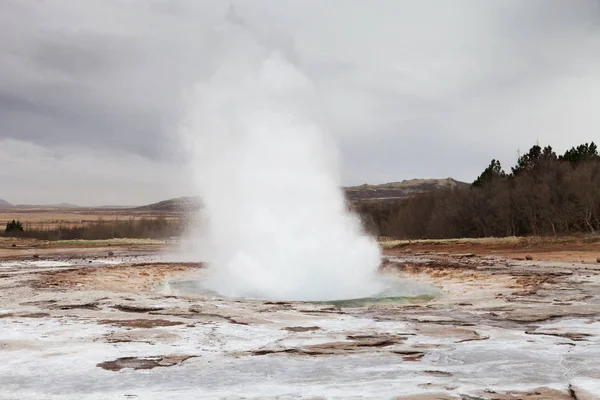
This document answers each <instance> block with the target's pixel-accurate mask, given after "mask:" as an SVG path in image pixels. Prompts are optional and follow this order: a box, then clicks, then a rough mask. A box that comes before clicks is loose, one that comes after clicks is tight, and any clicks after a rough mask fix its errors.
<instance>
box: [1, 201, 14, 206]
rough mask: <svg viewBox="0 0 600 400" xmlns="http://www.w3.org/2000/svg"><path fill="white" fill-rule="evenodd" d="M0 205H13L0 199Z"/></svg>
mask: <svg viewBox="0 0 600 400" xmlns="http://www.w3.org/2000/svg"><path fill="white" fill-rule="evenodd" d="M0 207H13V205H12V204H10V203H9V202H8V201H6V200H2V199H0Z"/></svg>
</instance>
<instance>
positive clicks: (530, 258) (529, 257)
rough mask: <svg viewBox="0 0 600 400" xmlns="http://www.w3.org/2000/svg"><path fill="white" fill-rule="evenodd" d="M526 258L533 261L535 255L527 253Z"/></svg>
mask: <svg viewBox="0 0 600 400" xmlns="http://www.w3.org/2000/svg"><path fill="white" fill-rule="evenodd" d="M525 259H526V260H527V261H532V260H533V257H532V256H530V255H529V254H527V255H526V256H525Z"/></svg>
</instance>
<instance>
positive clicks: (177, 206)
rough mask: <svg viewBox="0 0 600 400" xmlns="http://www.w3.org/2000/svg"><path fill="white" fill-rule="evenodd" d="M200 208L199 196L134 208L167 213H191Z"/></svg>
mask: <svg viewBox="0 0 600 400" xmlns="http://www.w3.org/2000/svg"><path fill="white" fill-rule="evenodd" d="M200 208H202V201H201V200H200V197H199V196H195V197H178V198H176V199H170V200H163V201H159V202H158V203H154V204H149V205H147V206H142V207H135V208H133V210H135V211H168V212H177V211H184V212H193V211H198V210H199V209H200Z"/></svg>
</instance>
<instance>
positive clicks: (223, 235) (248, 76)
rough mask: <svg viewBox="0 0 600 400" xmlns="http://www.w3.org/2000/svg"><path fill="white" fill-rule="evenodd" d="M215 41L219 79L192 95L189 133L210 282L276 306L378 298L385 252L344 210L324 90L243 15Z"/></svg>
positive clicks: (220, 30)
mask: <svg viewBox="0 0 600 400" xmlns="http://www.w3.org/2000/svg"><path fill="white" fill-rule="evenodd" d="M230 14H231V13H230ZM217 36H218V37H219V39H220V41H221V42H220V56H219V62H218V63H217V65H216V68H215V73H214V74H213V75H212V76H211V78H210V79H208V80H207V81H203V82H200V83H198V84H197V85H196V87H195V88H194V90H193V92H192V93H191V95H190V96H189V99H188V106H189V109H188V116H187V119H186V121H185V124H184V126H183V129H182V136H183V139H184V143H185V146H186V149H187V150H188V151H189V155H190V160H191V166H192V171H193V177H192V179H193V181H194V184H195V186H196V188H197V190H198V192H199V193H200V194H201V196H202V199H203V202H204V209H203V216H202V219H201V221H202V222H201V224H202V226H201V227H199V229H197V230H195V231H194V235H196V239H201V244H202V245H201V246H199V247H198V248H197V249H196V252H197V258H199V259H201V260H204V261H207V262H208V264H209V270H208V277H207V278H206V280H204V283H203V286H205V287H206V288H208V289H210V290H213V291H215V292H217V293H219V294H221V295H224V296H232V297H250V298H265V299H276V300H282V299H287V300H331V299H344V298H358V297H367V296H371V295H374V294H376V293H377V292H378V291H379V290H380V289H381V288H380V284H379V283H378V281H377V279H376V278H375V272H376V270H377V268H378V265H379V263H380V250H379V247H378V245H377V243H376V242H375V240H374V239H373V238H371V237H368V236H367V235H366V234H365V233H364V232H363V230H362V228H361V224H360V221H359V219H358V218H357V216H356V215H354V214H352V213H350V212H348V211H347V208H346V205H345V201H344V197H343V193H342V191H341V189H340V180H339V173H338V168H337V164H338V160H337V150H336V146H335V143H334V142H333V140H332V138H331V136H330V134H329V133H328V132H327V129H326V126H325V124H323V123H322V122H321V121H322V118H321V117H320V112H321V107H320V96H319V92H318V89H317V88H316V87H315V85H314V83H313V82H312V81H311V80H310V79H309V78H308V77H307V75H306V74H304V73H303V72H302V70H301V69H300V68H299V67H298V66H297V65H295V64H294V63H293V62H292V61H290V59H291V57H290V56H289V49H282V48H277V46H276V45H274V44H273V43H268V41H266V40H264V39H263V38H264V35H257V34H256V33H255V32H253V31H252V30H251V29H249V28H248V27H247V26H245V25H244V24H243V23H242V22H241V21H240V20H239V18H233V16H232V15H229V16H228V18H227V22H226V23H224V24H223V25H222V26H220V27H219V28H218V35H217ZM200 228H201V229H200ZM200 232H201V233H200Z"/></svg>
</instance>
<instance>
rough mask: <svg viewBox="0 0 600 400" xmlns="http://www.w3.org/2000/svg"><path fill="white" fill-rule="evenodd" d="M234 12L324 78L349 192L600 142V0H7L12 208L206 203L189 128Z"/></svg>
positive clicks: (1, 52) (2, 92)
mask: <svg viewBox="0 0 600 400" xmlns="http://www.w3.org/2000/svg"><path fill="white" fill-rule="evenodd" d="M230 5H234V6H235V12H236V14H237V15H239V17H240V18H243V19H244V21H246V23H247V24H249V25H250V26H252V27H254V28H255V29H256V31H257V32H258V33H259V34H262V35H266V36H269V40H270V41H271V42H272V43H275V44H277V46H281V48H282V49H285V51H288V52H289V56H290V57H291V58H293V62H294V63H296V64H297V65H298V66H299V67H300V68H301V69H302V70H303V71H304V72H305V73H306V74H307V75H308V76H309V77H310V78H311V79H312V80H314V82H315V84H316V85H317V87H318V89H319V91H320V93H321V94H322V96H323V101H324V104H326V109H325V110H324V111H325V113H324V114H325V115H327V127H328V128H329V130H330V131H331V132H332V134H333V135H334V137H335V139H336V141H337V143H338V145H339V148H340V152H341V157H342V168H341V171H342V175H343V176H342V178H343V183H344V184H352V185H354V184H362V183H366V182H368V183H383V182H388V181H398V180H403V179H410V178H417V177H418V178H441V177H453V178H456V179H459V180H464V181H472V180H473V179H474V178H475V177H476V176H477V175H478V174H479V173H480V172H481V171H482V170H483V168H485V166H486V165H487V164H488V163H489V161H490V160H491V159H492V158H499V159H500V160H501V161H502V163H503V166H504V167H505V169H510V166H511V165H512V164H514V162H515V160H516V157H517V150H522V151H526V150H528V149H529V147H531V146H532V145H533V144H535V143H536V142H539V143H540V144H542V145H545V144H551V145H553V147H554V148H555V150H557V151H558V152H564V150H565V149H567V148H568V147H571V146H573V145H577V144H580V143H583V142H589V141H592V140H596V141H597V142H598V141H600V109H599V106H600V1H598V0H527V1H523V0H505V1H480V0H469V1H467V0H465V1H459V0H455V1H452V2H450V1H435V0H431V1H428V0H413V1H402V0H370V1H364V0H246V1H242V0H239V1H235V0H232V1H229V2H228V1H225V0H214V1H209V0H206V1H203V0H85V1H82V0H52V1H50V0H3V1H1V2H0V38H1V39H0V121H1V125H0V184H1V185H0V188H1V190H0V198H2V199H5V200H8V201H9V202H12V203H57V202H63V201H65V202H70V203H76V204H80V205H105V204H144V203H148V202H154V201H158V200H162V199H165V198H169V197H174V196H181V195H191V194H195V193H193V189H192V188H190V187H189V185H188V180H187V177H188V176H189V174H188V173H187V172H186V167H185V163H184V162H183V161H182V157H183V156H182V154H183V151H182V149H181V146H180V144H179V141H178V135H177V134H176V132H177V129H178V124H179V123H180V121H181V118H182V113H183V111H184V110H183V108H184V107H183V105H182V103H183V99H184V94H185V93H186V90H189V89H190V88H191V87H192V85H193V84H194V83H195V82H198V81H202V80H206V79H208V78H209V77H210V74H211V71H214V68H215V65H214V60H215V59H217V58H218V57H216V55H217V54H219V37H218V33H217V32H216V31H215V29H214V27H215V26H218V24H219V23H220V22H221V21H223V20H224V17H225V15H226V14H227V12H228V9H229V7H230Z"/></svg>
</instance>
